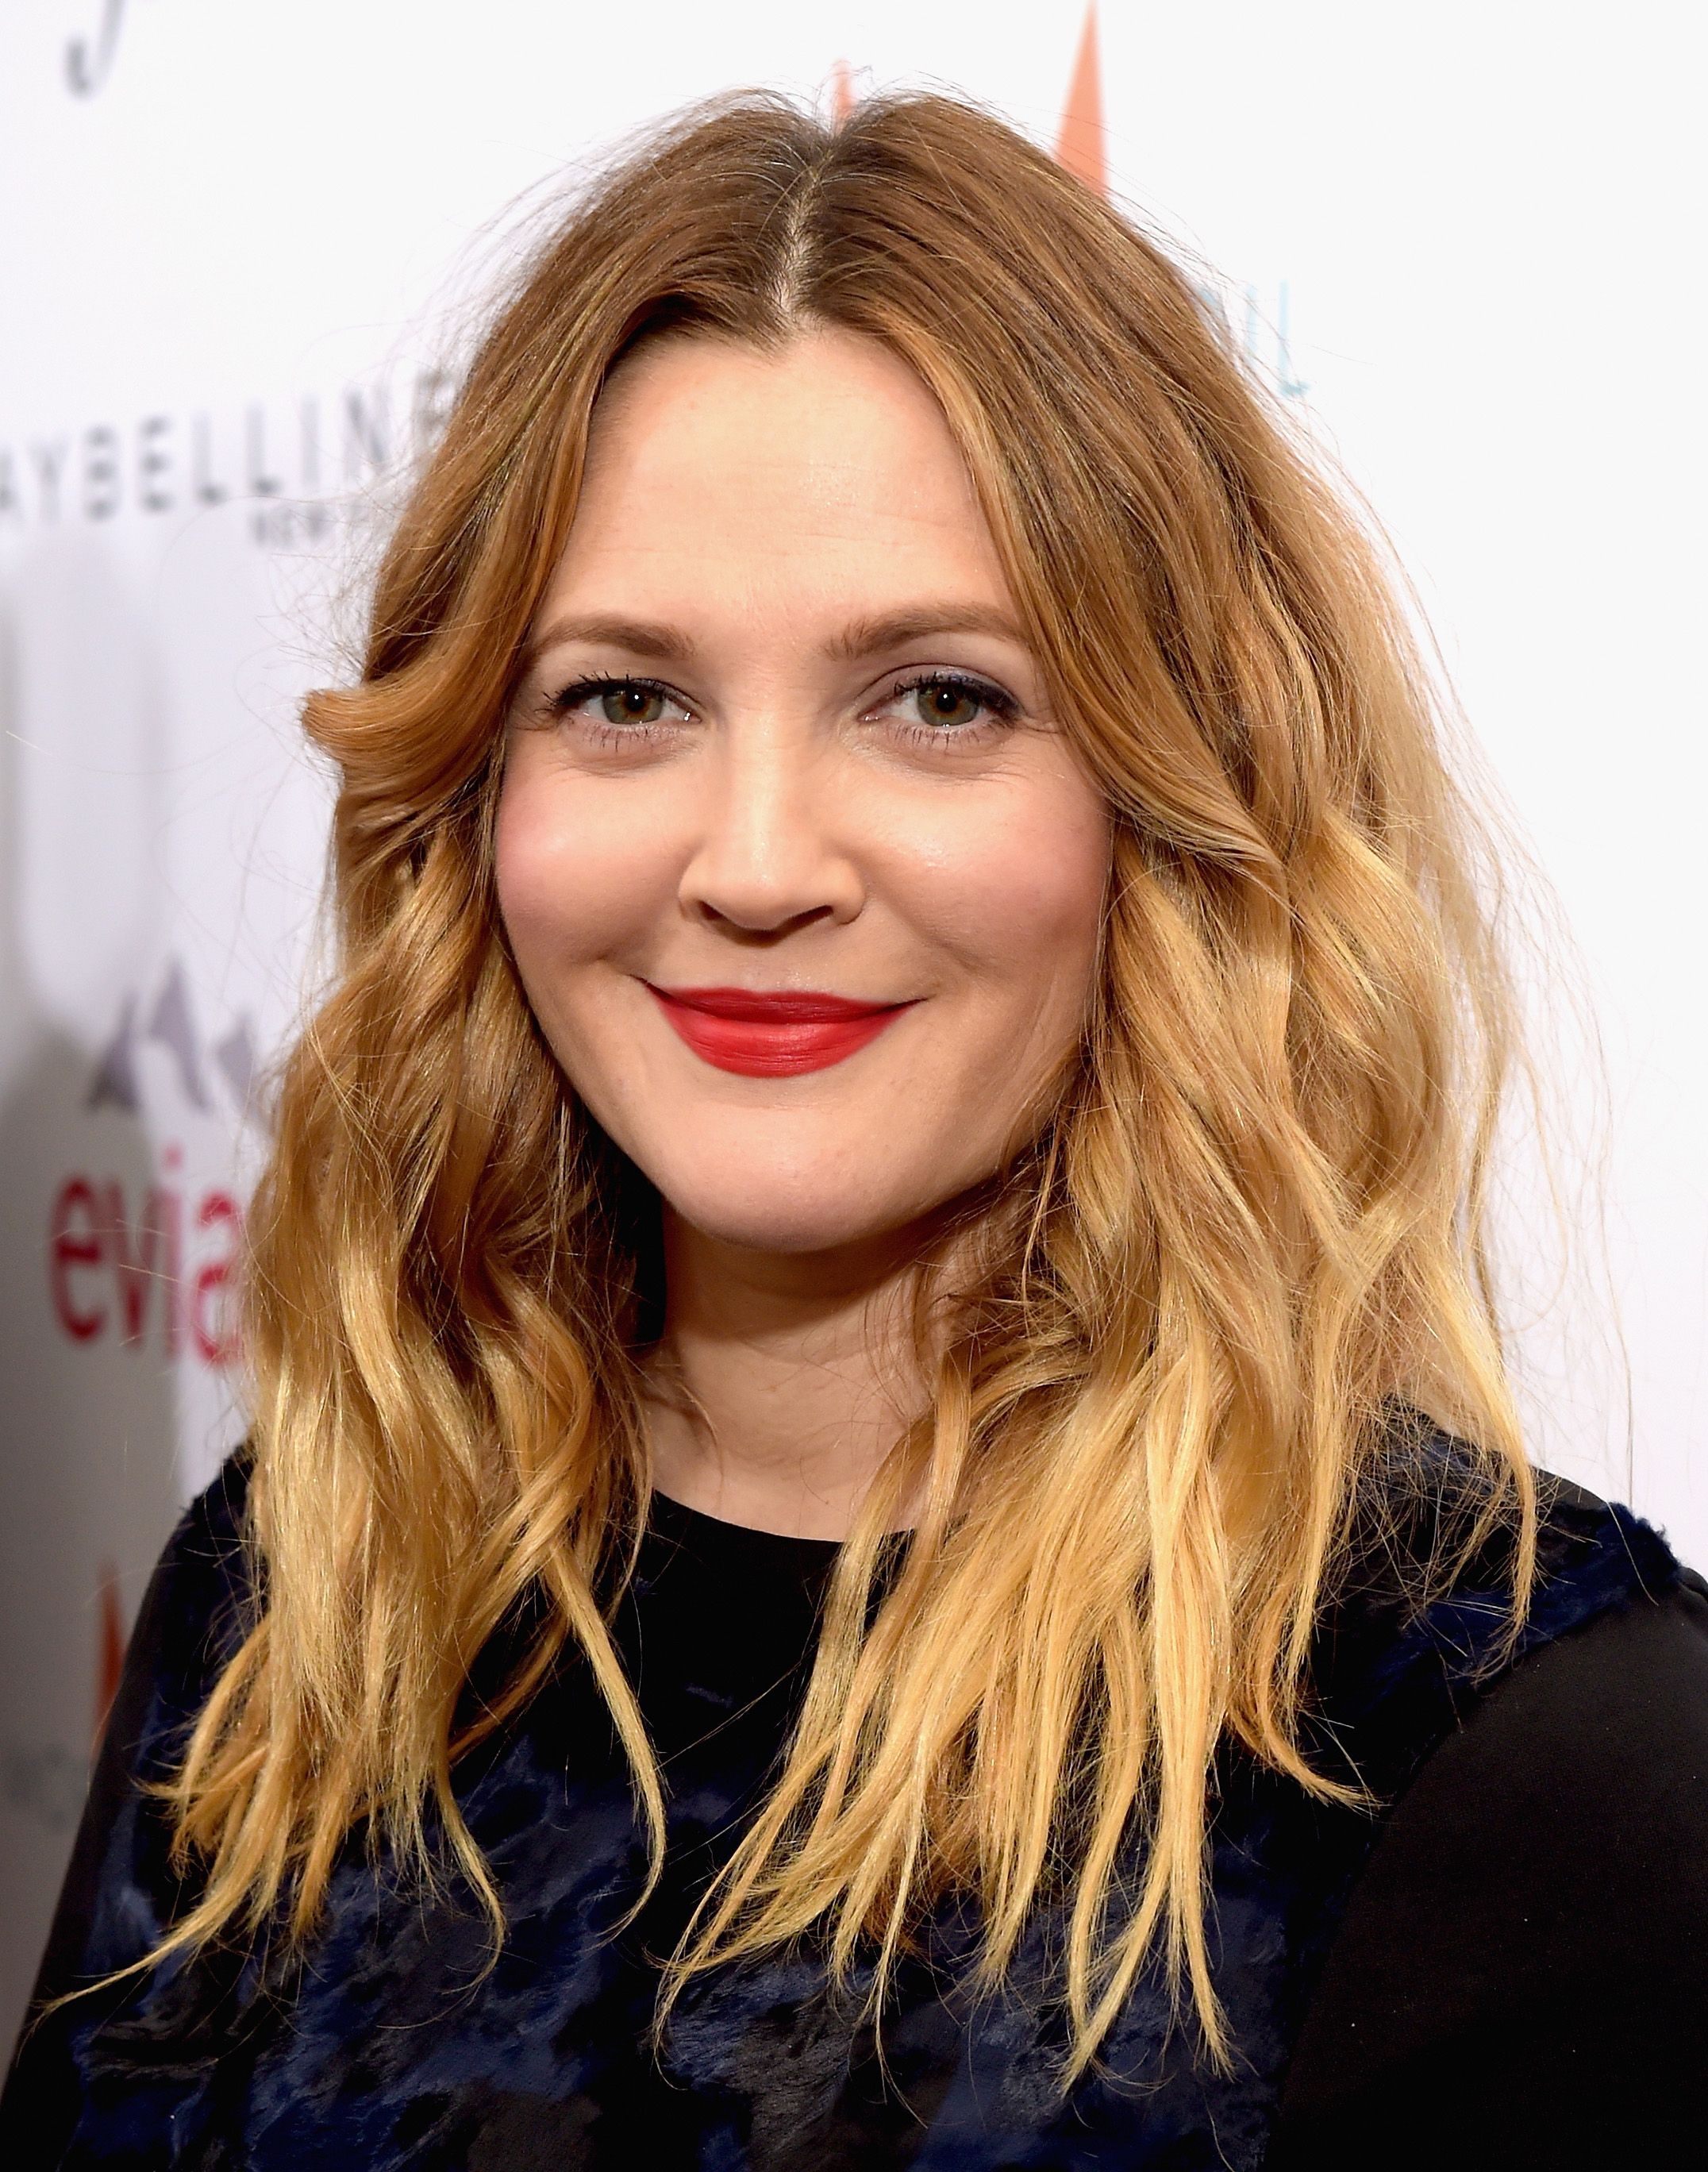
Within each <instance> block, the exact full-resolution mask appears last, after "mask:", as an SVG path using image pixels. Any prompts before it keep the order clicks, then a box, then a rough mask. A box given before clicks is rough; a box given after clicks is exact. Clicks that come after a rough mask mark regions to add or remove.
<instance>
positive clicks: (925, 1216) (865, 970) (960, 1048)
mask: <svg viewBox="0 0 1708 2172" xmlns="http://www.w3.org/2000/svg"><path fill="white" fill-rule="evenodd" d="M1108 875H1109V824H1108V819H1107V816H1106V814H1105V811H1104V805H1103V803H1102V801H1101V799H1100V798H1099V795H1098V792H1097V790H1096V788H1094V786H1093V783H1092V782H1091V780H1090V778H1089V777H1088V775H1087V773H1086V771H1085V770H1084V768H1083V767H1082V764H1081V763H1080V761H1079V760H1078V759H1077V756H1076V755H1075V752H1074V750H1073V748H1072V745H1071V743H1070V741H1069V739H1068V738H1067V736H1066V734H1065V733H1064V732H1063V731H1062V730H1061V728H1060V727H1059V725H1058V723H1056V721H1055V719H1053V718H1051V716H1050V713H1049V703H1048V700H1047V696H1046V690H1045V685H1044V684H1043V681H1042V678H1041V675H1040V673H1039V667H1038V664H1037V662H1036V660H1035V659H1034V657H1033V656H1032V654H1031V653H1030V652H1029V649H1028V648H1027V646H1026V643H1025V642H1024V640H1023V637H1022V634H1021V632H1020V629H1019V626H1018V623H1017V621H1016V616H1015V612H1014V610H1013V605H1012V599H1011V597H1010V595H1009V594H1008V590H1007V584H1006V582H1005V580H1004V578H1003V575H1002V567H1001V564H1000V562H999V560H998V557H997V554H996V548H995V546H994V544H993V542H992V540H991V535H990V532H989V530H988V528H987V526H986V522H985V519H984V518H983V515H982V513H981V512H980V508H979V505H978V502H977V498H976V497H975V492H974V488H973V485H972V481H971V479H970V477H969V473H968V471H967V469H966V466H965V464H964V460H962V457H961V454H960V453H959V449H958V448H957V446H956V444H955V442H954V440H953V437H952V435H951V434H950V432H949V429H948V425H947V423H946V422H945V420H944V417H943V413H942V411H941V410H940V409H939V408H938V407H937V404H936V402H935V401H934V400H933V399H932V395H930V394H929V392H928V391H927V390H926V388H925V386H924V385H923V384H921V381H920V380H919V379H918V378H917V377H916V375H915V374H913V373H912V372H911V371H910V369H908V368H906V367H905V364H904V363H901V362H900V360H899V359H897V358H895V357H894V356H893V355H892V354H891V353H890V352H889V351H888V350H886V349H884V348H883V347H879V346H878V345H877V344H875V343H874V342H873V341H867V340H865V339H862V338H861V337H859V336H856V335H854V334H851V333H848V332H844V331H828V330H814V331H808V332H803V333H802V334H800V335H799V336H797V337H795V338H794V339H793V340H792V341H790V342H789V343H788V344H787V346H785V347H782V348H781V350H779V351H776V352H759V351H756V350H754V349H750V348H748V347H739V346H736V345H733V344H731V343H728V342H726V341H714V340H711V339H706V338H682V337H676V338H671V339H665V340H662V341H656V342H654V343H653V344H652V345H650V346H647V347H642V349H641V350H640V351H639V352H638V353H637V354H636V355H635V356H634V357H632V358H631V359H630V360H629V361H628V362H627V363H625V365H624V366H623V368H621V369H620V371H619V373H618V374H617V375H616V377H615V379H614V380H613V382H612V384H610V387H608V389H607V390H606V392H605V393H604V395H603V397H602V398H601V400H600V402H599V407H598V409H597V410H596V411H595V415H594V427H593V432H592V436H591V440H590V444H589V456H588V470H587V476H586V481H585V484H584V487H583V494H582V497H581V500H580V503H579V505H578V507H577V516H576V519H575V523H574V526H573V529H572V533H571V535H570V538H569V542H568V546H567V549H566V551H564V553H563V556H562V558H561V562H560V563H559V564H558V566H557V567H556V571H555V573H554V574H553V576H552V578H551V583H550V584H549V587H548V589H547V592H546V594H545V598H544V599H543V601H542V603H541V605H540V610H539V613H538V615H537V617H536V620H535V623H534V630H533V635H532V639H531V642H530V662H529V668H528V671H527V675H526V678H525V681H524V684H523V685H522V687H521V689H520V691H519V692H518V698H517V702H516V706H515V711H514V717H513V725H512V728H511V733H510V738H509V744H508V750H507V756H506V769H505V776H504V782H503V789H502V798H501V802H500V808H499V820H498V836H497V882H498V893H499V901H500V906H501V909H502V914H503V917H504V922H505V925H506V927H507V930H508V934H509V938H510V941H511V944H512V948H513V953H514V955H515V959H516V962H517V965H518V970H519V971H520V974H521V977H522V981H523V983H524V987H525V989H526V991H527V993H528V997H529V1001H530V1002H531V1003H532V1004H533V1006H534V1011H535V1013H536V1015H537V1016H538V1018H539V1019H540V1024H541V1026H542V1028H543V1030H544V1031H545V1035H546V1036H547V1039H548V1040H549V1041H550V1042H551V1046H552V1048H553V1050H554V1051H555V1052H556V1056H557V1058H558V1060H559V1062H560V1063H561V1066H562V1067H563V1070H564V1073H565V1074H566V1076H567V1078H568V1080H569V1082H570V1083H571V1085H572V1087H573V1089H574V1090H575V1091H576V1092H577V1094H579V1095H580V1096H581V1098H582V1099H583V1101H584V1102H585V1104H586V1105H587V1106H588V1109H589V1110H591V1111H592V1113H593V1115H594V1116H595V1117H596V1118H597V1119H598V1121H599V1123H600V1124H601V1125H602V1126H604V1129H605V1130H606V1131H607V1132H609V1133H610V1136H611V1137H612V1138H613V1139H615V1142H616V1143H617V1144H618V1145H619V1146H620V1148H622V1150H623V1151H624V1152H625V1153H626V1154H628V1155H629V1156H630V1158H631V1159H632V1160H633V1161H634V1162H635V1163H636V1164H637V1165H638V1166H639V1168H640V1169H642V1171H643V1172H644V1173H645V1175H647V1177H648V1178H649V1179H650V1180H652V1182H653V1184H654V1185H656V1186H657V1188H658V1193H659V1196H660V1199H661V1202H662V1211H663V1237H664V1255H665V1265H666V1277H667V1282H666V1308H665V1330H664V1336H663V1342H662V1344H661V1346H660V1349H659V1352H658V1359H657V1361H656V1363H655V1364H654V1365H653V1368H652V1374H651V1376H650V1388H649V1395H648V1401H647V1423H648V1427H649V1433H650V1437H651V1446H652V1450H653V1468H654V1476H655V1481H656V1483H657V1484H658V1487H659V1489H660V1490H661V1491H662V1492H665V1493H667V1494H669V1495H670V1496H672V1497H674V1498H675V1499H677V1500H679V1501H682V1502H685V1503H687V1504H688V1505H689V1506H690V1507H692V1508H700V1509H701V1510H703V1511H704V1512H705V1513H708V1514H711V1515H714V1516H718V1517H722V1518H723V1519H725V1520H727V1521H729V1522H732V1523H739V1524H749V1525H750V1526H752V1527H754V1528H756V1529H760V1530H771V1531H780V1532H787V1533H792V1534H794V1535H800V1536H806V1537H820V1538H840V1537H841V1536H843V1535H846V1530H847V1529H848V1526H849V1523H850V1520H851V1518H852V1516H853V1515H854V1513H856V1511H857V1507H858V1504H859V1502H860V1499H861V1497H862V1493H863V1492H864V1491H865V1489H866V1487H867V1485H868V1484H869V1482H870V1481H871V1477H872V1475H873V1470H875V1469H876V1467H877V1465H878V1462H879V1461H880V1460H881V1459H882V1457H883V1456H884V1453H885V1452H886V1450H887V1449H889V1447H890V1446H891V1445H892V1444H893V1443H894V1440H895V1439H896V1438H897V1437H898V1435H899V1433H900V1432H901V1430H902V1429H903V1428H904V1427H905V1425H906V1423H907V1422H908V1421H909V1420H910V1418H911V1417H913V1416H914V1415H916V1412H917V1411H919V1410H920V1409H921V1406H922V1404H923V1401H924V1399H925V1395H926V1389H925V1385H924V1383H923V1382H922V1380H921V1379H920V1377H919V1374H918V1369H917V1366H916V1362H915V1361H914V1359H913V1357H912V1356H911V1351H910V1339H909V1336H908V1333H907V1329H906V1323H905V1318H904V1317H903V1309H902V1307H901V1305H900V1302H899V1293H900V1291H901V1290H902V1288H903V1287H904V1282H905V1276H906V1271H907V1269H908V1266H909V1265H910V1262H911V1261H914V1260H916V1258H917V1257H918V1256H919V1254H920V1250H921V1245H922V1244H923V1243H924V1242H925V1241H926V1239H927V1238H928V1236H929V1235H930V1234H931V1232H932V1229H933V1228H934V1226H935V1224H936V1223H937V1218H939V1217H940V1216H941V1214H942V1212H943V1210H944V1208H945V1207H947V1206H948V1204H949V1203H950V1202H953V1200H955V1199H956V1198H957V1197H958V1196H960V1195H962V1194H964V1192H965V1191H968V1190H969V1188H970V1187H972V1186H974V1185H977V1184H978V1183H980V1181H981V1180H985V1179H986V1178H988V1177H989V1176H991V1175H992V1174H993V1173H995V1172H996V1171H997V1170H999V1169H1001V1168H1002V1165H1003V1164H1004V1161H1005V1159H1007V1156H1008V1154H1009V1153H1011V1152H1012V1148H1013V1147H1014V1145H1015V1144H1016V1143H1017V1142H1018V1140H1020V1139H1021V1138H1023V1137H1024V1136H1025V1134H1026V1132H1028V1131H1029V1129H1030V1128H1032V1127H1033V1126H1035V1124H1036V1122H1037V1121H1038V1118H1039V1111H1040V1110H1041V1109H1043V1108H1044V1107H1045V1106H1047V1105H1048V1100H1049V1097H1050V1089H1051V1087H1052V1084H1053V1083H1054V1082H1055V1080H1056V1079H1057V1078H1059V1077H1060V1075H1061V1069H1062V1067H1063V1065H1064V1064H1065V1063H1066V1062H1067V1061H1068V1060H1069V1059H1070V1058H1071V1056H1072V1051H1073V1050H1074V1048H1075V1047H1076V1046H1077V1040H1078V1037H1079V1034H1080V1031H1081V1027H1082V1020H1083V1018H1084V1014H1085V1010H1086V1006H1087V1003H1088V998H1089V995H1090V992H1091V988H1092V985H1093V975H1094V973H1095V970H1096V963H1097V954H1098V928H1099V924H1100V918H1101V913H1102V908H1103V902H1104V891H1105V889H1106V885H1107V881H1108ZM661 990H662V991H663V992H664V993H663V994H662V995H661V994H659V993H657V992H655V991H661ZM732 990H733V991H736V992H750V991H757V992H760V993H761V994H763V995H772V994H775V993H776V992H797V993H798V992H803V991H810V992H821V993H829V994H830V995H833V996H838V997H844V998H851V999H854V1000H855V1001H856V1002H857V1003H859V1004H861V1005H862V1006H882V1007H883V1008H881V1009H874V1010H873V1011H871V1013H870V1015H869V1016H868V1015H866V1014H865V1013H862V1016H861V1018H860V1019H858V1020H857V1025H856V1029H855V1030H852V1031H851V1034H850V1031H849V1029H847V1028H846V1027H842V1026H835V1025H831V1026H825V1025H822V1024H820V1025H812V1024H808V1025H807V1026H805V1027H804V1028H803V1027H799V1026H796V1027H793V1028H791V1027H790V1026H788V1025H787V1024H784V1025H782V1026H781V1027H780V1026H778V1025H777V1024H776V1023H775V1022H771V1023H766V1022H764V1021H761V1022H760V1023H758V1024H742V1023H740V1022H737V1023H735V1024H727V1023H726V1024H719V1023H718V1022H717V1019H713V1020H712V1023H711V1024H709V1025H708V1024H707V1023H706V1019H705V1018H704V1017H703V1016H701V1013H700V1012H699V1011H698V1010H696V1008H694V1006H695V1005H696V1004H698V1003H701V999H702V997H703V998H704V1000H705V1002H706V1003H710V1004H713V1005H714V1006H716V1005H725V1006H727V1005H728V992H729V991H732ZM683 991H686V992H688V995H689V997H690V998H691V1000H690V1003H688V1006H687V1008H684V1004H683V999H682V997H681V993H680V992H683ZM672 992H676V994H675V995H674V997H673V995H672ZM736 1008H738V1009H739V1008H741V1006H740V1005H739V1004H738V1005H737V1006H736ZM839 1033H843V1034H848V1035H849V1039H848V1040H847V1043H846V1045H845V1044H844V1043H843V1042H841V1041H837V1040H835V1036H836V1035H837V1034H839ZM707 1035H710V1036H712V1037H711V1038H710V1039H709V1040H708V1039H707V1038H706V1036H707ZM719 1035H723V1036H724V1037H725V1038H724V1040H719V1039H718V1037H717V1036H719ZM696 1036H697V1037H696ZM726 1041H727V1043H728V1048H726V1046H725V1043H726ZM821 1044H822V1045H821ZM728 1049H734V1050H735V1053H734V1054H733V1055H730V1054H729V1053H728ZM803 1050H804V1051H805V1053H804V1054H803V1053H802V1051H803ZM755 1051H757V1053H756V1054H755ZM774 1051H781V1053H780V1054H775V1055H774Z"/></svg>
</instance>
